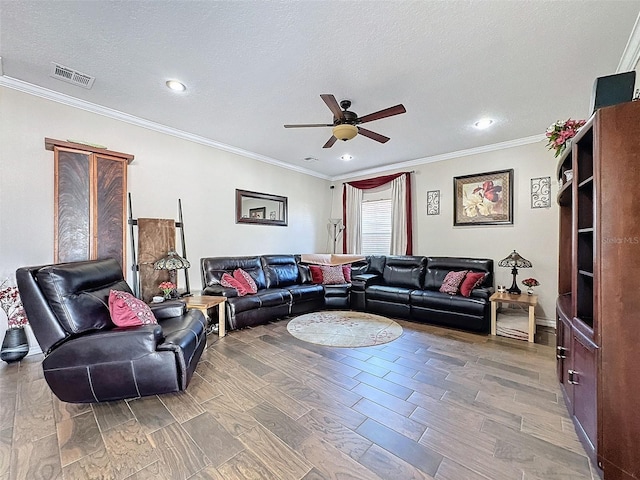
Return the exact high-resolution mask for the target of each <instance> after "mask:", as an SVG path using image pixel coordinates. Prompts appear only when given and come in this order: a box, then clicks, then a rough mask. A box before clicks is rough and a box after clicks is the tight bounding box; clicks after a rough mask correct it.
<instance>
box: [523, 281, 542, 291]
mask: <svg viewBox="0 0 640 480" xmlns="http://www.w3.org/2000/svg"><path fill="white" fill-rule="evenodd" d="M522 284H523V285H524V286H526V287H527V295H533V287H537V286H539V285H540V282H538V280H536V279H535V278H525V279H524V280H522Z"/></svg>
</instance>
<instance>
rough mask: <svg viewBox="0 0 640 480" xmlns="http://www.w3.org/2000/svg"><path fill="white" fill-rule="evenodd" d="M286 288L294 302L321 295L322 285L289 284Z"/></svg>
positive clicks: (320, 296)
mask: <svg viewBox="0 0 640 480" xmlns="http://www.w3.org/2000/svg"><path fill="white" fill-rule="evenodd" d="M287 290H288V291H289V293H290V294H291V298H292V300H293V302H294V303H296V302H306V301H308V300H312V299H317V298H322V297H323V289H322V285H310V284H305V285H290V286H288V287H287Z"/></svg>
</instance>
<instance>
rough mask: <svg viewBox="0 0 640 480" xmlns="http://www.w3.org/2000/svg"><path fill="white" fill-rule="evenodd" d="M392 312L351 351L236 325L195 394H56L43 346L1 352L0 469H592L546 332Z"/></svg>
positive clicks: (30, 473) (523, 476) (319, 473)
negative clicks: (476, 330) (74, 397)
mask: <svg viewBox="0 0 640 480" xmlns="http://www.w3.org/2000/svg"><path fill="white" fill-rule="evenodd" d="M399 323H401V325H402V326H403V328H404V333H403V335H402V336H401V337H400V338H399V339H397V340H395V341H393V342H391V343H388V344H385V345H381V346H377V347H367V348H356V349H345V348H328V347H321V346H317V345H313V344H308V343H304V342H302V341H299V340H296V339H295V338H293V337H292V336H291V335H289V333H288V332H287V330H286V324H287V321H286V320H282V321H279V322H275V323H273V324H269V325H265V326H261V327H257V328H253V329H247V330H242V331H235V332H231V333H230V334H229V335H228V336H227V337H225V338H223V339H220V340H217V338H216V337H213V338H212V340H213V341H214V342H213V343H212V344H211V345H210V346H209V347H208V349H207V350H206V351H205V353H204V354H203V356H202V359H201V361H200V363H199V366H198V368H197V370H196V374H195V375H194V378H193V380H192V382H191V384H190V385H189V388H188V390H187V391H186V392H183V393H178V394H170V395H159V396H153V397H146V398H141V399H135V400H128V401H119V402H111V403H104V404H95V405H73V404H66V403H62V402H60V401H59V400H57V399H56V398H55V397H54V396H53V395H52V394H51V392H50V390H49V389H48V387H47V385H46V383H45V381H44V379H43V376H42V369H41V360H42V356H34V357H27V358H26V359H25V360H23V361H22V362H20V363H19V364H12V365H6V364H4V363H3V364H2V366H1V367H0V480H8V479H11V480H14V479H26V480H32V479H53V478H57V479H67V480H76V479H129V480H143V479H167V480H176V479H192V480H196V479H198V480H204V479H216V480H222V479H225V480H229V479H231V480H233V479H247V478H250V479H278V480H287V479H291V480H298V479H305V480H312V479H313V480H315V479H363V480H373V479H393V480H405V479H437V480H487V479H489V480H534V479H536V480H554V479H557V480H560V479H563V480H568V479H571V480H578V479H586V480H591V479H592V478H597V476H596V474H595V473H592V471H591V466H590V463H589V461H588V459H587V457H586V455H585V452H584V450H583V448H582V447H581V445H580V443H579V442H578V439H577V437H576V434H575V431H574V428H573V424H572V423H571V420H570V419H569V417H568V414H567V410H566V407H565V405H564V401H563V399H562V397H561V394H560V390H559V387H558V385H557V382H556V377H555V357H554V348H553V347H552V346H545V345H539V344H535V345H531V344H527V343H526V342H521V341H517V340H509V339H505V338H501V337H490V336H486V335H476V334H471V333H465V332H459V331H455V330H448V329H444V328H437V327H432V326H427V325H422V324H417V323H410V322H404V321H399ZM216 340H217V341H216Z"/></svg>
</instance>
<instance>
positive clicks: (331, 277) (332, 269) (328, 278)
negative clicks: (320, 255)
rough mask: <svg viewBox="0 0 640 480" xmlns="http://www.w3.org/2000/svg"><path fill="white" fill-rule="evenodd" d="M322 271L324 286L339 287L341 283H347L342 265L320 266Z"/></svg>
mask: <svg viewBox="0 0 640 480" xmlns="http://www.w3.org/2000/svg"><path fill="white" fill-rule="evenodd" d="M320 270H322V284H323V285H339V284H341V283H347V282H346V280H345V279H344V273H342V265H335V266H328V265H320Z"/></svg>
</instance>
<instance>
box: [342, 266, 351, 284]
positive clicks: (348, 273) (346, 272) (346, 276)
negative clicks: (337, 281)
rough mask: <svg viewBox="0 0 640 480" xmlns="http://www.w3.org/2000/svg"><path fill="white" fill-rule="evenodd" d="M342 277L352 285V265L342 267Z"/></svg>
mask: <svg viewBox="0 0 640 480" xmlns="http://www.w3.org/2000/svg"><path fill="white" fill-rule="evenodd" d="M342 275H343V276H344V281H345V282H347V283H351V264H350V263H348V264H347V265H342Z"/></svg>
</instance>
